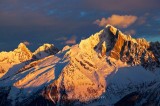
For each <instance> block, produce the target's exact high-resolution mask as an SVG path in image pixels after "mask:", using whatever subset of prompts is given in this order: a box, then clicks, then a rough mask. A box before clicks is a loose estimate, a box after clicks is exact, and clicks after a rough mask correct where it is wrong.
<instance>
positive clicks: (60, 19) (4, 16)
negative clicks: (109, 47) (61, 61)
mask: <svg viewBox="0 0 160 106" xmlns="http://www.w3.org/2000/svg"><path fill="white" fill-rule="evenodd" d="M159 4H160V0H1V1H0V51H3V50H5V51H9V50H12V49H14V48H16V47H17V45H18V44H19V43H20V42H29V43H28V44H29V45H28V47H29V48H30V49H31V50H34V49H36V48H37V47H38V46H40V45H42V44H43V43H46V42H47V43H53V44H55V46H57V47H59V48H62V47H63V46H64V45H67V44H75V43H78V42H79V41H80V40H81V39H83V38H86V37H88V36H90V35H91V34H94V33H95V32H97V31H99V30H100V29H103V27H104V26H105V24H107V23H110V24H114V25H115V26H116V27H118V28H119V29H120V30H122V31H123V32H125V33H127V34H131V35H132V36H133V37H136V38H139V37H144V38H146V39H147V40H149V41H160V12H159V10H160V6H159ZM113 16H115V17H113ZM128 16H130V17H129V18H128ZM133 17H136V18H133ZM102 19H103V21H102ZM120 19H121V20H120ZM97 20H98V21H97ZM114 20H115V21H114ZM117 20H119V21H118V22H117ZM123 20H127V22H129V23H124V22H122V21H123ZM115 22H117V23H115ZM100 23H101V25H100ZM124 24H126V25H127V26H126V27H124Z"/></svg>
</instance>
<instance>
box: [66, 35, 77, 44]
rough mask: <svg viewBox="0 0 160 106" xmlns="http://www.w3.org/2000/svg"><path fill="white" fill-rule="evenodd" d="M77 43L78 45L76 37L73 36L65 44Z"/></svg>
mask: <svg viewBox="0 0 160 106" xmlns="http://www.w3.org/2000/svg"><path fill="white" fill-rule="evenodd" d="M75 43H76V36H72V37H71V38H70V39H68V40H67V41H66V42H65V44H75Z"/></svg>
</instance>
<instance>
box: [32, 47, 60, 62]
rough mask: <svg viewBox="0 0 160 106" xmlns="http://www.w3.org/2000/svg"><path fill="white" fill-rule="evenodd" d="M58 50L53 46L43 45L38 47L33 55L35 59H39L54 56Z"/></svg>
mask: <svg viewBox="0 0 160 106" xmlns="http://www.w3.org/2000/svg"><path fill="white" fill-rule="evenodd" d="M58 51H59V50H58V49H57V48H56V47H55V46H54V45H53V44H44V45H42V46H40V47H39V48H38V49H37V50H36V51H35V52H34V53H33V54H34V56H36V58H38V59H41V58H44V57H47V56H49V55H54V54H56V53H57V52H58Z"/></svg>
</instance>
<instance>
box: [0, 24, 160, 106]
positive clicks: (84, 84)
mask: <svg viewBox="0 0 160 106" xmlns="http://www.w3.org/2000/svg"><path fill="white" fill-rule="evenodd" d="M159 47H160V45H159V43H150V42H147V41H146V40H145V39H134V38H132V37H131V36H128V35H124V34H123V33H122V32H121V31H119V30H118V29H117V28H115V27H113V26H111V25H108V26H106V27H105V28H104V29H103V30H101V31H100V32H98V33H96V34H94V35H91V36H90V37H89V38H87V39H84V40H82V41H81V42H80V43H79V44H76V45H74V46H72V47H69V46H66V47H64V48H63V49H62V50H61V51H60V52H58V53H57V54H55V55H52V56H48V54H47V55H46V54H45V53H51V54H52V53H53V54H54V51H58V50H57V49H56V48H54V46H53V45H48V44H45V45H43V46H41V47H40V48H39V49H37V50H36V51H35V52H34V53H33V55H34V56H36V58H39V60H36V61H33V62H30V63H28V64H27V65H23V66H22V67H20V68H14V69H12V70H10V73H12V74H10V73H6V74H5V77H4V78H1V79H0V88H5V89H8V90H4V89H3V90H4V92H5V94H7V99H5V100H6V101H3V102H1V103H3V104H4V105H5V103H6V102H7V103H10V105H20V104H23V105H42V104H43V105H78V104H82V103H83V105H106V106H109V105H114V104H118V105H119V104H123V103H124V102H123V100H125V99H123V97H125V96H126V95H127V96H128V97H131V98H132V96H133V97H135V99H134V101H132V102H131V103H133V104H136V103H137V104H140V103H141V104H143V103H145V102H139V101H138V102H137V100H140V101H141V100H142V99H143V98H138V97H139V95H141V96H142V97H143V95H145V94H144V93H145V92H146V91H145V89H143V88H147V89H150V90H155V88H157V87H158V86H156V85H155V86H156V87H153V89H152V87H151V88H150V86H153V85H154V84H155V83H157V82H158V81H159V80H160V79H159V75H160V73H159V71H160V67H159V66H160V62H159V56H160V53H159V50H160V48H159ZM52 50H53V51H52ZM44 54H45V55H44ZM46 56H48V57H46ZM43 57H44V58H43ZM41 58H42V59H41ZM15 70H16V71H15ZM133 92H136V93H135V94H134V95H128V94H132V93H133ZM137 92H138V93H137ZM139 92H140V93H139ZM148 95H150V94H148ZM0 97H3V98H5V97H6V96H5V97H4V96H3V95H2V96H0ZM122 99H123V100H122ZM147 99H148V100H151V99H149V98H146V100H147ZM157 100H159V98H157Z"/></svg>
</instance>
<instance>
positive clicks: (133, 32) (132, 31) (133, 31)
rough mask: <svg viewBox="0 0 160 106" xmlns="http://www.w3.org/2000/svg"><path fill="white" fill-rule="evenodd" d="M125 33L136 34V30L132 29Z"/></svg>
mask: <svg viewBox="0 0 160 106" xmlns="http://www.w3.org/2000/svg"><path fill="white" fill-rule="evenodd" d="M124 33H125V34H127V35H135V34H136V31H135V30H134V29H131V30H128V31H125V32H124Z"/></svg>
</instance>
